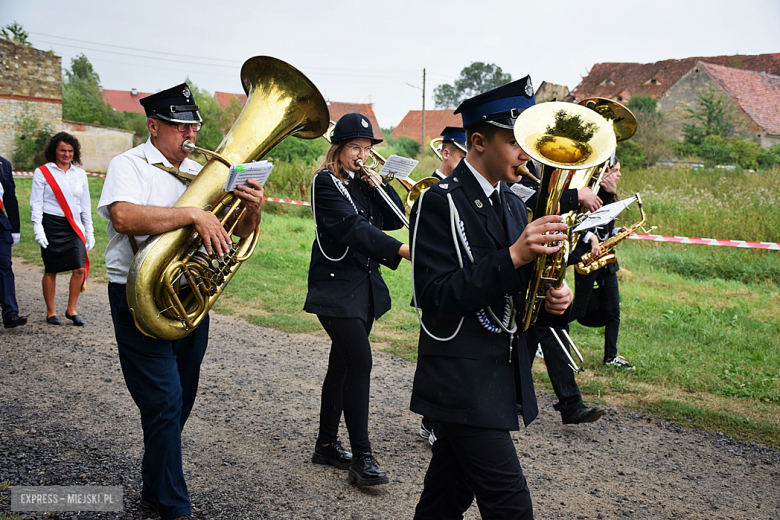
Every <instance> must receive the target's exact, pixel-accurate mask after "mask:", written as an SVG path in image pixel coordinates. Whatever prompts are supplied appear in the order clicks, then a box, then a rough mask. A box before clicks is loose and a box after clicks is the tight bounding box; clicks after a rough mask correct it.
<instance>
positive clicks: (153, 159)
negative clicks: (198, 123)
mask: <svg viewBox="0 0 780 520" xmlns="http://www.w3.org/2000/svg"><path fill="white" fill-rule="evenodd" d="M144 158H145V159H146V160H144ZM155 163H162V164H163V165H165V166H167V167H169V168H170V167H172V166H173V165H172V164H171V163H170V161H168V160H167V159H166V158H165V156H164V155H163V154H162V153H161V152H160V151H159V150H158V149H157V148H155V147H154V145H153V144H152V143H151V141H147V142H145V143H143V144H141V145H139V146H136V147H135V148H133V149H131V150H128V151H126V152H125V153H123V154H122V155H118V156H116V157H114V158H113V159H112V160H111V162H110V163H109V165H108V171H107V172H106V182H105V183H104V184H103V193H102V194H101V195H100V202H98V208H97V212H98V215H100V216H101V217H103V218H105V219H107V220H108V228H107V231H108V246H107V247H106V271H107V273H108V279H109V281H110V282H112V283H119V284H126V283H127V274H128V272H129V271H130V264H131V263H132V262H133V256H134V254H133V248H132V246H131V245H130V239H129V238H128V237H127V235H123V234H121V233H117V232H116V230H115V229H114V226H113V224H112V222H111V214H110V213H109V211H108V207H109V206H110V205H111V204H113V203H114V202H130V203H132V204H138V205H140V206H157V207H163V208H170V207H172V206H173V205H174V204H175V203H176V201H177V200H179V197H181V195H182V193H184V190H185V189H186V188H187V185H186V184H184V183H183V182H181V181H179V180H178V179H177V178H176V177H174V176H173V175H171V174H170V173H168V172H166V171H163V170H161V169H159V168H157V167H155V166H152V164H155ZM200 169H201V165H200V164H198V163H196V162H195V161H193V160H191V159H184V160H183V161H182V163H181V165H180V166H179V170H180V171H181V172H183V173H192V174H197V173H198V172H199V171H200ZM147 238H149V235H136V237H135V240H136V243H137V244H138V247H139V248H140V247H141V246H142V245H143V243H144V241H145V240H146V239H147Z"/></svg>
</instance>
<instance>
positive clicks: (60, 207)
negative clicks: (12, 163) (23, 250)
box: [30, 132, 95, 326]
mask: <svg viewBox="0 0 780 520" xmlns="http://www.w3.org/2000/svg"><path fill="white" fill-rule="evenodd" d="M44 157H45V158H46V161H47V163H46V164H45V165H44V166H41V167H39V168H36V170H35V174H34V175H33V182H32V191H31V192H30V209H31V213H32V222H33V231H34V232H35V241H36V242H37V243H38V245H39V246H41V256H42V257H43V264H44V266H45V271H44V275H43V299H44V301H45V302H46V322H47V323H49V324H51V325H59V324H60V323H62V322H61V321H60V318H59V317H58V316H57V312H56V310H55V308H54V293H55V291H56V288H57V273H62V272H66V271H71V272H72V273H71V276H70V291H69V294H68V308H67V309H66V310H65V317H66V318H68V319H69V320H71V321H72V322H73V324H74V325H77V326H81V325H84V320H83V318H82V317H81V316H79V315H78V313H77V312H76V302H78V299H79V294H80V293H81V292H82V291H83V290H84V289H86V280H87V276H88V274H89V258H88V257H87V249H92V247H93V246H94V245H95V234H94V231H93V229H92V204H91V202H90V199H89V185H88V184H87V173H86V172H85V171H84V170H82V169H81V168H79V167H78V166H75V165H74V164H73V163H76V164H81V145H80V144H79V141H78V139H76V138H75V137H73V136H72V135H70V134H68V133H67V132H60V133H58V134H55V135H54V136H52V138H51V139H50V140H49V143H48V144H47V145H46V149H45V150H44Z"/></svg>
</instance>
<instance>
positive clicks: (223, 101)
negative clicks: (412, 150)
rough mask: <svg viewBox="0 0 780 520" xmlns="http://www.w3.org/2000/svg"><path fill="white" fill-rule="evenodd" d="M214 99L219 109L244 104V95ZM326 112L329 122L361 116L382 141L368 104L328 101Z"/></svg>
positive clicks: (217, 93) (377, 124)
mask: <svg viewBox="0 0 780 520" xmlns="http://www.w3.org/2000/svg"><path fill="white" fill-rule="evenodd" d="M214 97H215V98H216V100H217V103H218V104H219V107H220V108H225V107H227V106H228V105H230V101H231V100H232V99H233V98H234V97H238V101H239V102H240V103H241V106H244V104H245V103H246V94H229V93H227V92H215V93H214ZM328 111H329V112H330V120H331V121H338V120H339V119H341V116H343V115H345V114H351V113H353V112H357V113H358V114H363V115H364V116H366V117H367V118H368V120H369V121H371V126H372V127H373V130H374V136H375V137H377V138H378V139H384V138H385V137H384V135H383V134H382V129H381V128H380V126H379V122H378V121H377V120H376V114H374V108H373V107H372V106H371V105H370V104H368V103H340V102H338V101H328Z"/></svg>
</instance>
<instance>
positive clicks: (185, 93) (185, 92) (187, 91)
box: [181, 87, 192, 98]
mask: <svg viewBox="0 0 780 520" xmlns="http://www.w3.org/2000/svg"><path fill="white" fill-rule="evenodd" d="M181 94H182V96H184V97H186V98H189V97H190V96H191V95H192V92H190V87H184V90H182V91H181Z"/></svg>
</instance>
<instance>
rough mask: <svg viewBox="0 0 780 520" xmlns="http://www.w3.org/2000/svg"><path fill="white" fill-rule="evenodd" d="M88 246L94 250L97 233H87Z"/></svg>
mask: <svg viewBox="0 0 780 520" xmlns="http://www.w3.org/2000/svg"><path fill="white" fill-rule="evenodd" d="M86 246H87V250H89V251H92V248H93V247H95V235H93V234H92V233H90V234H89V235H87V243H86Z"/></svg>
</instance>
